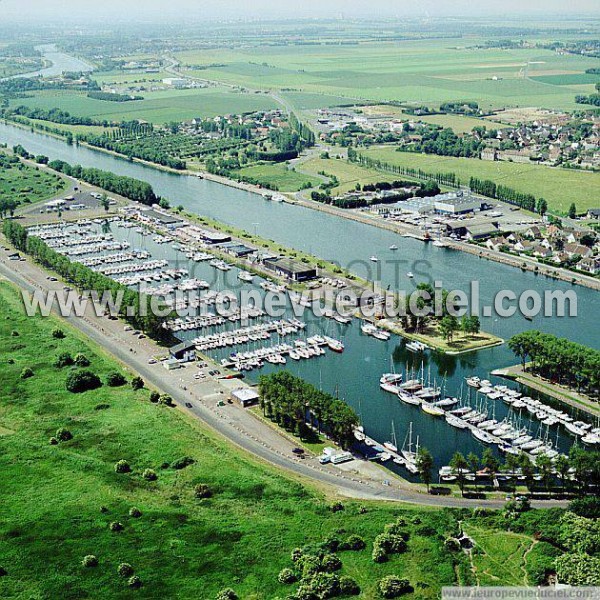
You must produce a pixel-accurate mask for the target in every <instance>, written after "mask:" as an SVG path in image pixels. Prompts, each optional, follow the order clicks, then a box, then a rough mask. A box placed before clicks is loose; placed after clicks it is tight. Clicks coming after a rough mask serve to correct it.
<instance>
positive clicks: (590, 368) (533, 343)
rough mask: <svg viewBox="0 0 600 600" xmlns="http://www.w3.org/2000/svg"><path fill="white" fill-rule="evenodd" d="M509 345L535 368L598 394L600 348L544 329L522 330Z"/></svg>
mask: <svg viewBox="0 0 600 600" xmlns="http://www.w3.org/2000/svg"><path fill="white" fill-rule="evenodd" d="M508 347H509V348H510V349H511V350H512V351H513V352H514V353H515V355H516V356H517V357H518V358H519V359H520V360H521V363H522V364H523V366H525V364H526V363H527V362H530V363H531V367H530V369H531V371H532V372H534V373H536V374H538V375H541V376H542V377H545V378H547V379H550V380H553V381H556V382H558V383H559V384H561V385H568V386H569V387H570V388H574V389H577V390H584V391H586V392H588V393H589V394H590V395H592V396H594V397H596V398H597V397H598V391H599V389H600V351H598V350H595V349H594V348H589V347H587V346H583V345H582V344H577V343H575V342H572V341H570V340H567V339H564V338H558V337H556V336H554V335H551V334H549V333H542V332H541V331H525V332H523V333H519V334H517V335H515V336H513V337H512V338H511V339H510V340H509V341H508Z"/></svg>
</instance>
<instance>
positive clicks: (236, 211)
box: [0, 124, 600, 464]
mask: <svg viewBox="0 0 600 600" xmlns="http://www.w3.org/2000/svg"><path fill="white" fill-rule="evenodd" d="M0 141H1V142H4V143H7V144H8V145H9V146H12V145H15V144H21V145H23V146H24V147H25V148H26V149H27V150H28V151H30V152H32V153H34V154H45V155H47V156H49V157H50V159H62V160H65V161H67V162H69V163H71V164H81V165H83V166H86V167H96V168H100V169H106V170H109V171H112V172H115V173H118V174H121V175H129V176H131V177H136V178H138V179H142V180H144V181H147V182H149V183H150V184H151V185H152V186H153V187H154V189H155V191H156V193H158V194H160V195H162V196H164V197H166V198H167V199H169V201H170V202H171V204H172V205H179V204H181V205H183V206H184V207H185V208H186V209H187V210H189V211H192V212H196V213H198V214H200V215H206V216H209V217H211V218H214V219H218V220H220V221H222V222H225V223H228V224H230V225H233V226H236V227H240V228H244V229H247V230H249V231H252V232H254V231H255V230H256V232H257V233H258V234H259V235H262V236H264V237H266V238H269V239H272V240H275V241H277V242H278V243H281V244H282V245H285V246H290V247H293V248H297V249H300V250H306V251H308V252H311V253H313V254H315V255H317V256H319V257H322V258H326V259H330V260H335V261H337V262H339V263H340V264H341V265H343V266H345V267H346V266H347V267H348V268H350V269H351V270H352V271H353V272H355V273H357V274H359V275H362V276H369V277H370V278H371V279H373V278H376V279H378V280H379V281H381V283H382V285H384V286H386V287H387V286H390V287H391V288H392V289H405V290H408V291H410V290H411V289H412V288H413V287H414V286H415V285H416V283H418V282H420V281H428V280H431V281H433V280H440V281H442V283H443V285H444V287H445V288H448V289H464V290H468V289H469V286H470V282H471V281H472V280H476V281H478V282H479V285H480V296H481V303H482V304H489V303H491V301H492V298H493V296H494V294H495V293H497V292H498V291H499V290H503V289H510V290H512V291H514V292H515V293H517V294H519V293H520V292H522V291H524V290H535V291H537V292H538V293H540V294H543V293H544V291H545V290H549V291H552V290H562V291H568V290H571V289H573V290H575V291H576V293H577V296H578V316H577V317H576V318H575V317H572V318H545V317H536V318H535V319H534V320H533V322H529V321H527V320H525V319H524V318H523V317H521V316H515V317H512V318H510V319H500V318H498V317H496V316H490V317H488V318H485V317H483V318H482V326H483V328H484V329H485V330H487V331H490V332H491V333H494V334H497V335H499V336H501V337H503V338H505V339H506V338H508V337H510V336H511V335H513V334H515V333H517V332H520V331H523V330H525V329H532V328H534V329H540V330H543V331H547V332H549V333H553V334H555V335H559V336H564V337H568V338H570V339H573V340H576V341H578V342H580V343H584V344H587V345H590V346H593V347H596V348H598V347H600V333H599V331H598V327H597V309H596V306H597V305H595V304H594V303H595V302H597V296H596V292H594V291H593V290H590V289H587V288H575V287H572V286H571V285H569V284H567V283H564V282H557V281H554V280H552V279H549V278H546V277H544V276H538V275H535V274H533V273H529V272H521V271H520V270H517V269H514V268H511V267H508V266H506V265H501V264H499V263H494V262H489V261H485V260H483V259H480V258H478V257H476V256H473V255H470V254H465V253H461V252H458V251H452V250H447V249H440V248H434V247H432V246H430V245H427V244H424V243H422V242H419V241H417V240H413V239H410V238H403V237H400V236H398V235H397V234H394V233H393V232H389V231H386V230H382V229H378V228H376V227H374V226H370V225H366V224H362V223H357V222H354V221H349V220H346V219H343V218H341V217H337V216H334V215H329V214H324V213H321V212H317V211H313V210H311V209H308V208H304V207H300V206H294V205H290V204H286V203H273V202H268V201H266V200H264V199H263V198H262V197H260V196H257V195H255V194H251V193H249V192H245V191H241V190H238V189H235V188H231V187H228V186H224V185H220V184H218V183H214V182H211V181H207V180H201V179H199V178H197V177H191V176H181V175H177V174H171V173H166V172H163V171H159V170H157V169H153V168H152V167H148V166H145V165H141V164H139V163H133V162H129V161H127V160H124V159H120V158H117V157H114V156H112V155H108V154H105V153H101V152H97V151H94V150H91V149H88V148H85V147H82V146H77V145H73V146H69V145H67V144H65V143H64V142H62V141H60V140H58V139H56V138H52V137H49V136H46V135H42V134H39V133H33V132H30V131H28V130H24V129H20V128H16V127H13V126H11V125H7V124H0ZM127 235H129V236H139V234H136V233H135V232H132V231H131V230H129V231H128V232H127ZM139 237H140V238H141V237H142V236H139ZM131 242H132V245H134V246H135V247H144V245H145V246H148V245H151V244H152V241H151V240H148V239H147V238H144V239H139V240H138V239H135V238H134V239H131ZM392 244H395V245H397V246H398V247H399V250H398V251H397V252H395V253H394V252H392V251H391V250H389V246H390V245H392ZM152 251H153V254H156V255H157V256H161V255H162V254H164V255H165V258H168V259H169V260H174V259H175V258H176V256H173V255H172V254H171V250H170V249H169V248H165V247H160V246H158V247H156V248H152ZM373 254H375V255H377V256H378V257H379V258H380V262H379V263H377V264H376V265H375V264H373V263H370V261H369V260H368V259H369V257H370V256H371V255H373ZM398 261H403V262H402V263H400V264H398ZM199 268H200V269H203V268H206V269H210V267H208V266H203V265H200V267H198V266H197V265H194V275H193V276H195V277H200V278H206V279H208V277H203V276H202V272H199V271H198V269H199ZM373 268H376V269H377V270H378V272H377V273H371V272H369V271H368V270H369V269H373ZM409 270H411V271H413V272H414V274H415V278H414V280H409V279H408V278H407V277H406V272H408V271H409ZM205 275H208V273H206V274H205ZM226 283H227V282H225V281H223V282H222V284H220V285H215V287H222V286H226ZM305 320H306V319H305ZM310 327H311V331H312V328H315V330H316V329H318V328H320V329H321V330H324V331H325V333H327V334H328V335H331V336H332V337H337V338H339V339H342V340H343V341H344V343H345V346H346V350H345V352H344V353H343V354H340V355H334V354H332V353H328V354H327V356H326V357H321V358H318V359H314V360H308V361H300V362H297V363H295V362H294V363H291V361H288V365H287V367H286V368H288V369H289V370H290V371H291V372H292V373H294V374H297V375H299V376H301V377H303V378H305V379H306V380H308V381H310V382H311V383H313V384H314V385H316V386H318V387H321V388H322V389H323V390H325V391H328V392H331V393H334V394H337V395H338V396H339V397H340V398H343V399H344V400H346V401H347V402H348V403H349V404H350V405H352V406H353V407H354V408H355V409H356V410H357V412H359V414H360V415H361V418H362V420H363V423H364V425H365V429H366V430H367V432H368V433H369V434H370V435H371V436H372V437H375V438H376V439H378V440H380V441H386V440H388V439H390V437H391V430H392V423H393V424H394V427H395V430H396V437H397V439H398V442H399V443H400V444H402V440H403V438H404V436H405V433H406V431H407V429H408V426H409V423H410V422H413V423H414V431H415V434H417V433H418V434H419V436H420V442H421V444H422V445H423V446H426V447H428V448H429V449H430V450H431V451H432V452H433V453H434V455H435V457H436V462H437V463H438V464H441V463H447V462H448V460H449V458H450V457H451V455H452V453H453V452H454V451H455V450H456V449H460V450H461V451H462V452H464V453H467V452H470V451H476V452H478V453H481V451H482V447H481V445H480V444H479V443H478V442H476V441H475V440H474V439H473V438H472V436H471V435H470V434H469V433H465V432H463V431H457V430H455V429H453V428H452V427H450V426H449V425H447V424H446V422H445V421H443V420H435V419H434V418H432V417H429V416H427V415H425V414H424V413H422V411H420V409H418V408H415V407H412V406H408V405H405V404H402V403H401V402H399V401H398V399H397V398H395V397H393V396H391V395H390V394H386V393H385V392H382V391H381V390H380V389H379V386H378V381H379V377H380V375H381V373H383V372H386V371H389V370H390V361H393V363H394V366H395V369H396V370H398V371H400V370H402V369H403V368H404V366H405V365H406V364H407V363H410V362H411V361H412V360H414V358H413V355H412V354H411V353H409V352H407V351H406V350H405V348H404V343H403V342H402V340H401V338H399V337H396V336H393V337H392V339H391V340H389V341H387V342H381V341H378V340H375V339H373V338H368V337H366V336H364V335H363V334H362V333H361V331H360V327H359V323H358V322H356V321H355V322H353V323H352V324H351V325H349V326H343V325H340V324H338V323H335V322H332V321H327V322H326V323H323V322H318V323H316V322H315V323H313V324H311V325H310ZM217 358H218V356H217ZM514 362H515V358H514V357H513V355H512V353H511V352H510V351H509V350H508V348H507V347H506V345H504V346H500V347H495V348H491V349H488V350H482V351H479V352H473V353H470V354H466V355H463V356H459V357H450V356H445V355H441V354H438V353H435V352H428V353H427V354H426V355H425V357H424V359H423V365H422V366H423V369H424V372H425V374H426V377H427V375H428V374H430V377H431V378H432V379H434V378H435V379H437V381H438V383H441V382H443V381H445V385H446V391H447V393H448V394H450V395H456V394H458V393H459V391H460V389H461V387H463V389H464V391H465V394H466V393H467V390H466V389H465V388H466V386H463V382H464V378H465V377H466V376H470V375H478V376H480V377H488V375H489V372H490V371H491V370H493V369H495V368H499V367H503V366H507V365H510V364H513V363H514ZM290 363H291V364H290ZM414 366H415V367H416V368H421V359H418V361H417V363H416V364H415V365H414ZM273 368H275V367H272V366H270V365H269V366H267V367H265V368H264V369H263V370H262V372H268V371H269V370H272V369H273ZM252 377H255V374H253V375H252ZM530 395H531V394H530ZM493 406H494V404H493V402H492V401H488V409H489V411H490V413H491V412H492V408H493ZM495 410H496V415H495V418H496V419H498V420H500V418H503V416H504V415H505V414H506V411H507V408H506V406H505V405H504V404H503V403H501V402H496V404H495ZM515 416H516V415H515ZM524 419H526V417H524ZM530 429H531V433H533V434H535V433H537V422H535V423H530ZM550 433H551V436H553V437H555V436H556V430H555V429H554V430H551V432H550ZM570 441H571V439H570V438H569V437H568V436H566V435H563V434H559V446H560V448H561V449H563V450H565V449H566V448H567V447H568V444H569V443H570Z"/></svg>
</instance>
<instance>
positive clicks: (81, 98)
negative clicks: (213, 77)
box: [11, 88, 278, 124]
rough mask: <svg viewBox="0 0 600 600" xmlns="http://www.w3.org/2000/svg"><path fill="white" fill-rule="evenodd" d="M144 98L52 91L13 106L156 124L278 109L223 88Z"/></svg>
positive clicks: (260, 99)
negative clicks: (116, 99)
mask: <svg viewBox="0 0 600 600" xmlns="http://www.w3.org/2000/svg"><path fill="white" fill-rule="evenodd" d="M142 96H144V99H143V100H134V101H131V102H107V101H105V100H96V99H94V98H88V97H87V95H85V94H82V93H79V92H69V91H48V92H40V93H36V94H33V95H32V96H31V97H29V98H18V99H15V100H12V101H11V106H19V105H27V106H30V107H35V108H43V109H46V110H48V109H51V108H55V107H58V108H60V109H61V110H64V111H67V112H69V113H71V114H73V115H77V116H83V117H92V118H94V119H97V120H100V121H103V120H107V121H122V120H131V119H141V120H145V121H150V122H152V123H156V124H162V123H166V122H169V121H183V120H188V119H193V118H194V117H214V116H217V115H224V114H232V113H235V114H239V113H243V112H253V111H256V110H262V109H265V110H266V109H271V108H275V107H276V106H278V105H277V104H276V103H275V101H274V100H273V99H271V98H269V97H268V96H265V95H263V94H242V93H236V92H232V91H227V90H223V89H220V88H217V89H215V88H206V89H197V90H166V91H160V92H148V93H145V92H143V93H142Z"/></svg>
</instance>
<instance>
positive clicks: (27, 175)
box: [0, 162, 66, 205]
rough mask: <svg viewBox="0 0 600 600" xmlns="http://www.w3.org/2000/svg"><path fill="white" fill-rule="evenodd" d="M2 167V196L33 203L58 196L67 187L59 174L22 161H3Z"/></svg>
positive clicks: (0, 190)
mask: <svg viewBox="0 0 600 600" xmlns="http://www.w3.org/2000/svg"><path fill="white" fill-rule="evenodd" d="M3 164H4V166H3V167H1V168H0V198H3V199H6V200H10V199H12V200H16V201H17V202H18V203H19V205H23V204H33V203H35V202H41V201H42V200H47V199H48V198H52V197H53V196H56V195H57V194H59V193H60V192H62V191H63V190H64V189H65V187H66V182H65V180H64V179H63V178H62V177H60V176H59V175H55V174H54V173H49V172H47V171H43V170H41V169H38V168H36V167H30V166H27V165H25V164H23V163H21V162H19V163H12V164H10V165H9V163H8V162H6V163H3Z"/></svg>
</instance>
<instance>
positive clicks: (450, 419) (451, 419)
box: [446, 413, 469, 429]
mask: <svg viewBox="0 0 600 600" xmlns="http://www.w3.org/2000/svg"><path fill="white" fill-rule="evenodd" d="M446 423H448V425H452V427H456V428H457V429H466V428H467V427H468V426H469V424H468V423H466V422H465V421H463V420H462V419H459V418H458V417H455V416H454V415H451V414H450V413H446Z"/></svg>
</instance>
